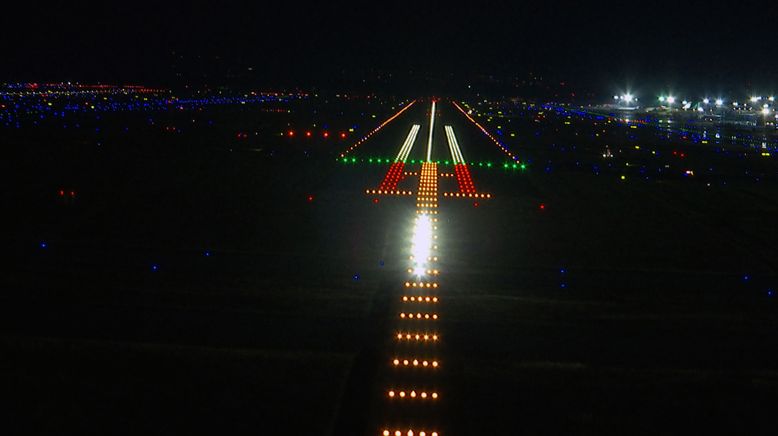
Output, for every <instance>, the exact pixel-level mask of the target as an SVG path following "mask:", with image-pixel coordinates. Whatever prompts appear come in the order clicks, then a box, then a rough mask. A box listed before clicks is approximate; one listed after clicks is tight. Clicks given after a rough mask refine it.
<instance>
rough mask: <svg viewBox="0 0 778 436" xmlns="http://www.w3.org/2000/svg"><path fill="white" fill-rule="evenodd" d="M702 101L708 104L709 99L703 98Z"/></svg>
mask: <svg viewBox="0 0 778 436" xmlns="http://www.w3.org/2000/svg"><path fill="white" fill-rule="evenodd" d="M702 102H703V103H705V104H710V99H709V98H703V99H702Z"/></svg>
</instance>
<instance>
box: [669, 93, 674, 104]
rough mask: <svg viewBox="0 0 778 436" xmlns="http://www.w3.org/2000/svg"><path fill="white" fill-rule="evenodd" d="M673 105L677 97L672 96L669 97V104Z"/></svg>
mask: <svg viewBox="0 0 778 436" xmlns="http://www.w3.org/2000/svg"><path fill="white" fill-rule="evenodd" d="M673 103H675V97H673V96H672V95H671V96H668V97H667V104H673Z"/></svg>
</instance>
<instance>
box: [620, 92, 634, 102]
mask: <svg viewBox="0 0 778 436" xmlns="http://www.w3.org/2000/svg"><path fill="white" fill-rule="evenodd" d="M621 99H622V100H624V102H626V103H632V100H634V96H633V95H632V94H630V93H626V94H624V95H622V96H621Z"/></svg>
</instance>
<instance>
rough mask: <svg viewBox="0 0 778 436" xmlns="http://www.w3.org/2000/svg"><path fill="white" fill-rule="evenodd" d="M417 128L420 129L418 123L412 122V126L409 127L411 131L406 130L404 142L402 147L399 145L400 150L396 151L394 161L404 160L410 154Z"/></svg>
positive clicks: (417, 131)
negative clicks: (406, 134)
mask: <svg viewBox="0 0 778 436" xmlns="http://www.w3.org/2000/svg"><path fill="white" fill-rule="evenodd" d="M419 129H421V126H420V125H419V124H414V125H413V127H411V131H410V132H408V136H407V137H406V138H405V142H403V145H402V147H400V152H399V153H397V157H396V158H395V159H394V161H395V162H405V160H406V159H408V155H409V154H411V149H413V143H414V142H416V135H417V134H418V133H419Z"/></svg>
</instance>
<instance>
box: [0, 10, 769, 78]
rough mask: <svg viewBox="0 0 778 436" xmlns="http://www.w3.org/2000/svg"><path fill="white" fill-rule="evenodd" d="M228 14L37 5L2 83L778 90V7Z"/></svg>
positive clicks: (13, 28)
mask: <svg viewBox="0 0 778 436" xmlns="http://www.w3.org/2000/svg"><path fill="white" fill-rule="evenodd" d="M222 3H224V2H165V3H164V4H163V3H162V2H156V4H155V3H152V2H123V3H117V2H114V3H111V4H109V5H106V4H102V5H99V4H98V5H95V6H93V7H90V8H87V7H76V6H75V3H73V2H47V3H41V2H26V3H25V4H26V5H27V6H24V7H23V9H22V10H18V11H14V13H9V14H3V15H2V17H1V18H0V25H1V26H2V27H1V28H0V29H1V32H2V34H3V40H4V50H3V51H4V55H3V58H4V61H3V67H2V68H0V80H4V81H60V80H74V81H75V80H77V81H103V82H142V83H147V84H171V82H175V81H176V80H177V79H176V75H175V73H176V72H181V71H183V72H185V73H186V74H189V75H194V74H196V73H198V74H199V72H200V71H207V72H208V74H211V76H210V77H222V76H224V75H225V72H240V73H241V74H250V76H251V77H252V78H254V79H256V81H257V82H259V83H258V84H260V85H268V86H272V85H273V83H274V82H284V83H287V84H288V83H296V82H299V83H300V84H301V85H310V84H313V85H318V84H321V83H326V82H327V80H328V79H329V78H331V77H332V76H333V75H337V74H339V73H342V72H343V71H349V72H352V73H353V74H355V75H356V76H358V75H360V74H367V73H366V72H369V71H382V72H407V71H415V72H422V73H425V74H432V75H452V74H454V75H457V76H458V77H464V78H466V77H468V75H473V74H479V75H484V74H485V75H496V76H508V77H510V76H524V75H526V74H528V73H529V72H540V73H542V74H545V75H546V76H548V77H551V78H552V79H553V80H566V81H568V82H571V83H573V84H579V85H584V86H590V87H592V88H595V89H597V90H598V91H603V92H606V93H607V92H610V91H609V88H614V91H615V90H617V89H616V88H618V87H620V86H629V87H630V88H633V89H635V90H637V91H638V92H640V90H641V89H643V88H645V89H646V91H649V90H650V91H651V92H653V91H654V90H655V88H657V87H667V86H672V87H675V89H683V88H688V89H694V90H699V91H700V92H702V91H715V92H718V91H729V92H740V91H741V90H743V89H747V88H749V87H753V88H754V89H761V90H765V91H767V92H769V91H771V90H772V89H773V87H774V85H775V84H776V83H777V82H778V80H776V77H777V76H778V57H776V50H775V48H776V44H777V43H778V30H776V26H775V21H774V19H773V17H774V16H775V15H774V12H775V11H776V9H778V8H776V7H775V6H773V5H771V2H759V3H756V2H754V3H747V2H731V4H730V5H729V6H726V7H725V6H718V5H716V4H715V3H714V2H694V4H689V3H688V2H673V3H662V4H657V3H656V2H630V3H629V4H627V3H625V2H597V3H595V2H576V3H573V4H571V5H567V4H565V3H562V2H550V1H546V2H518V1H517V2H510V3H504V4H502V5H501V6H494V7H489V6H486V3H487V2H470V3H468V4H467V5H466V6H455V5H454V4H453V2H448V3H446V2H419V1H416V2H408V1H400V2H381V3H378V2H363V3H361V4H359V3H338V2H319V3H318V4H316V5H309V4H306V3H297V2H278V3H277V4H274V5H267V4H265V2H257V1H255V2H239V3H238V2H230V5H224V4H222ZM589 3H591V4H589ZM249 68H252V70H248V69H249ZM179 79H180V77H179ZM180 80H184V79H180ZM217 80H218V79H217Z"/></svg>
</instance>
